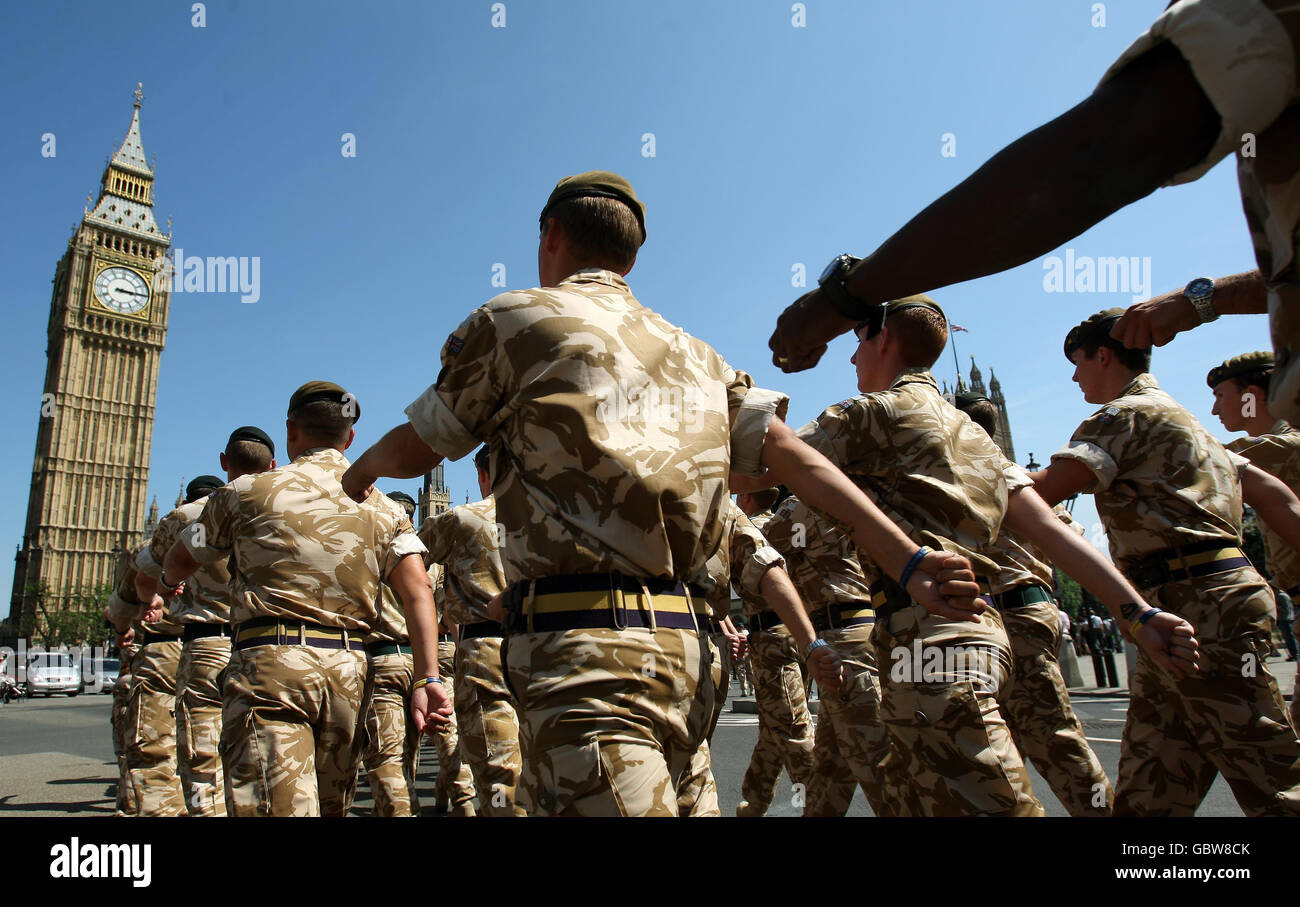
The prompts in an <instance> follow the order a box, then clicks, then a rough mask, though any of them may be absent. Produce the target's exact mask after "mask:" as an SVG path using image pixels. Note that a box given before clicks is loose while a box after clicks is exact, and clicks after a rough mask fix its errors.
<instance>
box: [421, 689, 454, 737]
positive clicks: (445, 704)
mask: <svg viewBox="0 0 1300 907" xmlns="http://www.w3.org/2000/svg"><path fill="white" fill-rule="evenodd" d="M451 713H452V705H451V699H450V698H449V697H448V696H447V691H446V690H444V689H443V688H442V684H440V683H426V684H425V685H424V686H422V687H420V688H419V689H417V690H415V691H414V692H413V693H411V719H412V720H413V721H414V722H415V728H416V730H418V731H419V732H420V733H421V734H423V733H424V732H425V731H426V730H427V731H430V732H432V733H435V734H442V733H446V731H447V730H448V728H450V727H451Z"/></svg>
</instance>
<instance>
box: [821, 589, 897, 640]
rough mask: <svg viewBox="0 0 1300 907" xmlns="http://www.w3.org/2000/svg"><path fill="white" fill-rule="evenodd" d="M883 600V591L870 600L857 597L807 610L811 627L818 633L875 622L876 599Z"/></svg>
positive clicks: (881, 601) (882, 601)
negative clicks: (852, 599) (848, 600)
mask: <svg viewBox="0 0 1300 907" xmlns="http://www.w3.org/2000/svg"><path fill="white" fill-rule="evenodd" d="M877 599H878V600H879V601H880V603H881V604H884V602H885V595H884V593H883V592H882V593H880V594H878V595H876V596H875V598H874V599H873V600H872V601H866V600H863V599H859V600H856V601H851V602H836V603H835V604H833V605H827V606H826V607H824V608H818V609H816V610H815V611H809V612H808V619H809V620H811V621H812V625H813V629H814V630H816V631H817V632H818V633H822V632H825V631H826V630H840V629H844V628H846V627H860V626H864V625H865V624H874V623H875V622H876V611H875V607H876V600H877Z"/></svg>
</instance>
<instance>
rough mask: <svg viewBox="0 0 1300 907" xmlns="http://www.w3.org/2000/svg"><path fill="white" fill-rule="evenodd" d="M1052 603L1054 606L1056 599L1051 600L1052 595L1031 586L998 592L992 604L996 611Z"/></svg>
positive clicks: (1043, 589) (1036, 586)
mask: <svg viewBox="0 0 1300 907" xmlns="http://www.w3.org/2000/svg"><path fill="white" fill-rule="evenodd" d="M1048 602H1052V603H1053V604H1055V602H1056V599H1054V598H1052V593H1050V592H1048V591H1047V590H1046V589H1045V588H1043V587H1042V586H1039V585H1033V586H1016V587H1015V588H1014V589H1008V590H1007V591H1006V592H999V593H998V594H997V595H995V596H993V604H994V605H996V606H997V608H998V610H999V611H1001V610H1005V609H1006V608H1023V607H1025V606H1026V605H1038V604H1046V603H1048Z"/></svg>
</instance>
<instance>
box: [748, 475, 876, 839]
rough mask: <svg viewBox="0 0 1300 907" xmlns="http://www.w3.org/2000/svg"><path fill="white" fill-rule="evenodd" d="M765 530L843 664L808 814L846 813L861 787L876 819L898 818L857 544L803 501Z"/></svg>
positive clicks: (819, 747)
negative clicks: (885, 780) (890, 797)
mask: <svg viewBox="0 0 1300 907" xmlns="http://www.w3.org/2000/svg"><path fill="white" fill-rule="evenodd" d="M764 531H765V532H766V534H767V537H768V540H769V541H770V542H771V543H772V545H773V546H774V547H775V548H776V549H777V550H778V551H780V552H781V553H782V554H783V555H785V559H786V563H787V564H788V565H789V571H790V578H791V579H792V580H794V583H795V586H796V588H798V590H799V594H800V596H802V598H803V600H804V605H805V607H807V609H808V613H809V615H810V616H811V618H812V622H813V626H814V627H815V628H816V629H817V631H818V633H819V634H820V635H821V638H822V639H825V640H826V641H827V642H829V643H830V644H831V645H832V646H834V647H835V651H836V652H838V653H839V654H840V657H841V658H843V659H844V683H843V686H841V687H840V689H839V690H838V691H837V692H835V693H832V694H829V695H824V696H822V697H821V700H820V710H819V711H818V713H817V734H816V738H815V747H814V749H813V759H812V763H813V764H812V774H811V779H810V783H809V785H808V795H807V802H806V803H805V805H804V812H803V814H804V815H805V816H843V815H845V814H846V813H847V812H848V809H849V805H850V803H851V802H852V800H853V792H854V790H855V789H856V788H857V786H858V785H859V784H861V785H862V790H863V792H864V793H865V794H866V795H867V801H868V802H869V803H870V804H871V808H872V810H874V811H875V813H876V815H892V814H893V813H895V812H896V811H897V810H896V808H895V807H893V806H892V805H890V804H887V803H886V801H885V800H884V797H883V788H884V785H882V783H881V779H880V773H881V772H882V771H884V770H886V767H885V766H884V765H883V763H884V762H885V759H886V757H887V756H888V755H889V732H888V731H887V730H886V729H885V725H884V722H882V721H881V720H880V681H879V678H878V677H877V675H876V654H875V649H874V647H873V646H872V644H871V631H872V628H873V627H874V626H875V622H876V614H875V609H874V607H873V605H872V602H871V592H870V587H871V581H870V580H869V579H868V578H867V576H866V574H865V573H864V572H863V570H862V566H861V565H860V563H859V562H858V557H857V553H856V552H855V551H854V550H853V543H852V542H850V541H849V539H848V538H847V537H846V536H845V535H844V534H843V533H842V532H840V531H839V530H838V529H836V528H835V526H834V525H833V524H831V523H830V522H828V521H827V520H826V519H825V518H824V517H822V516H820V515H819V514H818V513H817V512H816V511H814V510H813V509H812V508H810V507H808V506H807V505H806V504H804V503H803V502H802V501H800V500H799V499H798V498H796V497H789V498H786V499H785V500H784V501H782V502H781V506H780V507H778V508H777V510H776V513H775V514H774V515H773V516H772V518H771V519H769V520H768V521H767V523H766V525H765V526H764Z"/></svg>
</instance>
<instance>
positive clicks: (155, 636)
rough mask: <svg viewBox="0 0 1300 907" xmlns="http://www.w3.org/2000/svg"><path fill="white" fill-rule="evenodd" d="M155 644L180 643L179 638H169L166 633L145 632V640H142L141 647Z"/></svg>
mask: <svg viewBox="0 0 1300 907" xmlns="http://www.w3.org/2000/svg"><path fill="white" fill-rule="evenodd" d="M155 642H180V637H179V636H168V635H167V634H166V633H154V632H153V631H151V630H145V631H144V638H143V639H141V640H140V645H142V646H147V645H149V644H150V643H155Z"/></svg>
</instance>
